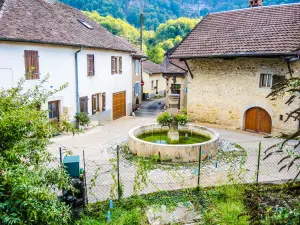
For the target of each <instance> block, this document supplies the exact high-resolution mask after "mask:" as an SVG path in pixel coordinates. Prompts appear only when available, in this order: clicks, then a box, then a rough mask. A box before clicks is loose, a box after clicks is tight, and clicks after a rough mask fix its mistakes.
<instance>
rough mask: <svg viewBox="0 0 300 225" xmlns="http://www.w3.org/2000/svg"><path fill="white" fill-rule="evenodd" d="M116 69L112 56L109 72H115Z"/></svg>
mask: <svg viewBox="0 0 300 225" xmlns="http://www.w3.org/2000/svg"><path fill="white" fill-rule="evenodd" d="M115 72H116V70H115V57H114V56H112V57H111V74H115Z"/></svg>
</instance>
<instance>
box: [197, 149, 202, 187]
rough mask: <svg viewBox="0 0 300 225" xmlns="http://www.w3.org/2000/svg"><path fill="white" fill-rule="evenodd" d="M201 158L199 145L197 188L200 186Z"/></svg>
mask: <svg viewBox="0 0 300 225" xmlns="http://www.w3.org/2000/svg"><path fill="white" fill-rule="evenodd" d="M201 159H202V148H201V146H200V147H199V162H198V183H197V188H198V189H199V188H200V168H201Z"/></svg>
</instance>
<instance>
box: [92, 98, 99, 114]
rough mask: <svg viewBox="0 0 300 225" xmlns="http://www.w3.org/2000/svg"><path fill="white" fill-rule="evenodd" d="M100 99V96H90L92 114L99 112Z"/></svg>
mask: <svg viewBox="0 0 300 225" xmlns="http://www.w3.org/2000/svg"><path fill="white" fill-rule="evenodd" d="M100 97H101V94H94V95H92V114H95V113H96V112H99V111H100Z"/></svg>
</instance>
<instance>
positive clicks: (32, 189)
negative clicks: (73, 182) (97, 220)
mask: <svg viewBox="0 0 300 225" xmlns="http://www.w3.org/2000/svg"><path fill="white" fill-rule="evenodd" d="M46 81H47V78H45V79H42V80H41V82H40V84H39V85H37V86H35V87H34V88H32V89H30V90H28V91H24V90H23V84H24V82H25V80H24V79H23V80H21V82H19V84H18V86H17V87H16V88H11V89H9V90H0V130H1V132H0V149H1V150H0V224H4V225H6V224H9V225H11V224H30V225H38V224H68V223H69V221H70V209H69V207H68V206H67V205H66V204H65V203H63V202H60V201H58V199H57V196H56V193H55V192H54V191H53V190H57V189H65V190H69V189H71V186H70V184H69V177H68V175H67V173H66V171H65V169H63V168H62V167H60V166H54V165H52V166H51V167H49V164H51V162H52V156H51V154H50V153H49V152H48V151H47V146H48V145H49V144H50V138H51V137H52V136H53V135H54V134H56V133H57V132H58V130H57V127H59V128H60V129H63V130H60V132H62V131H64V130H68V131H71V132H73V134H74V133H75V132H76V129H75V128H74V126H72V125H71V124H69V123H68V122H66V121H62V119H61V120H60V121H58V123H61V124H60V125H59V124H58V125H57V126H53V123H51V122H50V121H49V118H48V115H47V114H48V111H42V110H37V109H36V106H37V105H40V104H41V103H45V102H46V101H47V99H48V98H49V97H50V96H52V95H53V94H55V93H56V92H58V91H60V90H62V89H63V88H64V87H65V86H66V85H64V86H62V87H61V88H60V89H58V90H55V91H46V90H45V89H44V83H45V82H46Z"/></svg>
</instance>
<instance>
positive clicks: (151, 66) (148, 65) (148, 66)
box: [143, 61, 163, 74]
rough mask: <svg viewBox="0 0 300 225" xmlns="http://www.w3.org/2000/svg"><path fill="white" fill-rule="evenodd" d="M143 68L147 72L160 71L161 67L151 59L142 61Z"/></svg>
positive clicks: (161, 70)
mask: <svg viewBox="0 0 300 225" xmlns="http://www.w3.org/2000/svg"><path fill="white" fill-rule="evenodd" d="M143 70H144V71H146V72H148V73H151V74H152V73H162V72H163V67H162V66H161V65H159V64H156V63H153V62H151V61H144V62H143Z"/></svg>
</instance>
